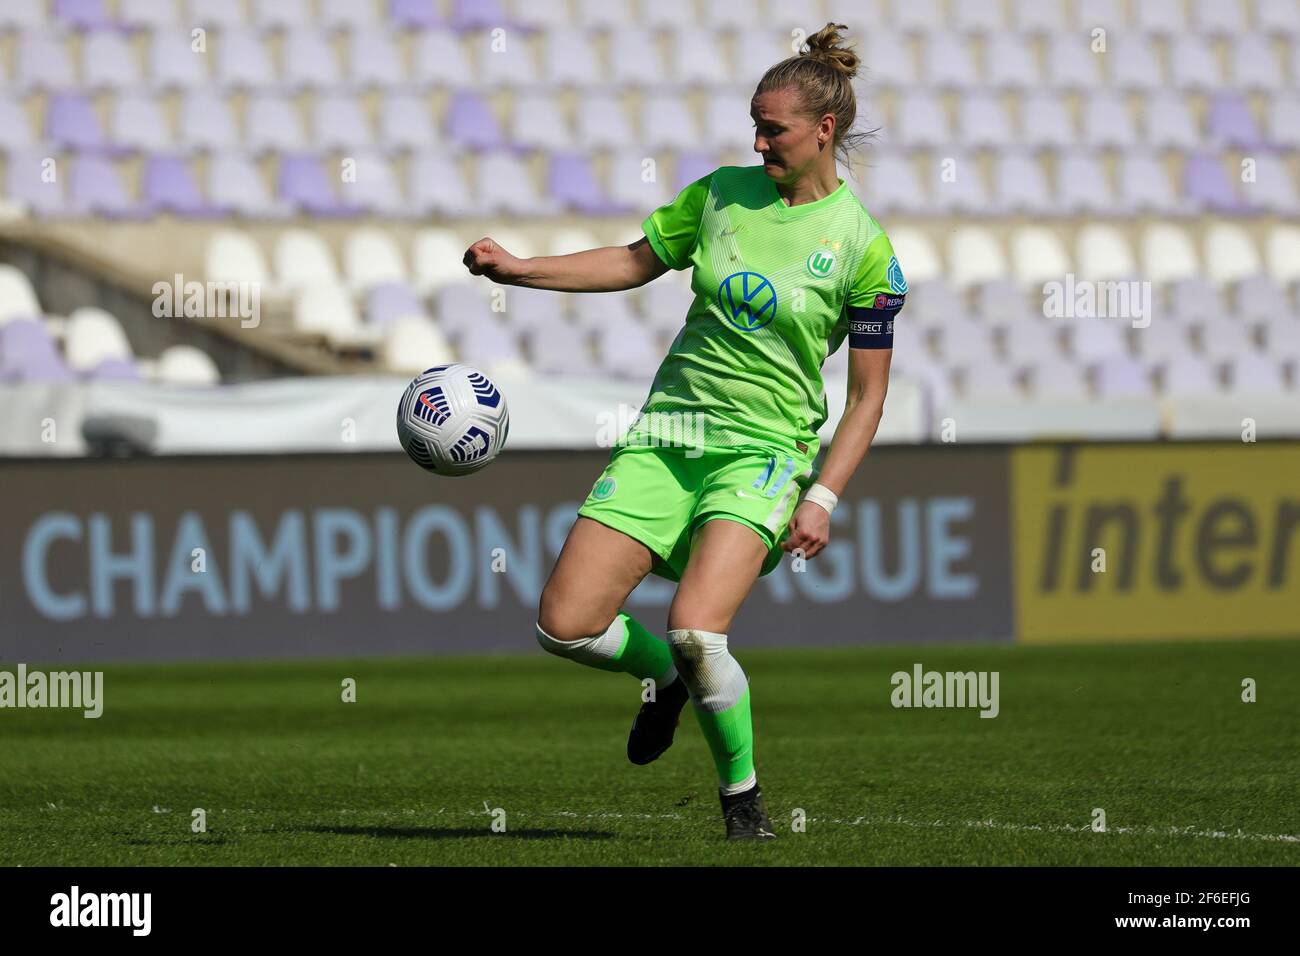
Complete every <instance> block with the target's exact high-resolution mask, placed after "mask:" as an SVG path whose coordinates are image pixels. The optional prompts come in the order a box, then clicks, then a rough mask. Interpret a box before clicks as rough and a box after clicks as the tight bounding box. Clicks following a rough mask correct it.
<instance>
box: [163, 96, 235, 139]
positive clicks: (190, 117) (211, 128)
mask: <svg viewBox="0 0 1300 956" xmlns="http://www.w3.org/2000/svg"><path fill="white" fill-rule="evenodd" d="M178 140H179V142H180V144H181V145H183V146H185V147H187V148H189V149H194V150H200V149H212V150H217V149H229V148H231V145H232V144H235V143H238V142H239V141H240V138H239V130H238V127H236V125H235V117H234V114H233V113H232V112H231V110H230V104H229V102H228V101H227V100H226V99H225V97H223V96H221V95H220V94H218V93H213V92H209V91H207V90H192V91H190V92H188V93H186V94H185V95H183V96H182V97H181V103H180V133H179V136H178Z"/></svg>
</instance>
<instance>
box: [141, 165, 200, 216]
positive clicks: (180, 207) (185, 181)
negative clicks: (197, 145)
mask: <svg viewBox="0 0 1300 956" xmlns="http://www.w3.org/2000/svg"><path fill="white" fill-rule="evenodd" d="M144 200H145V203H146V205H147V206H148V207H149V208H150V209H151V210H153V211H156V212H161V211H167V212H172V213H175V214H176V215H178V216H189V217H196V218H197V217H203V216H211V215H214V214H215V213H216V212H217V210H216V209H214V208H213V207H212V206H211V205H209V204H208V202H207V201H206V200H205V199H204V198H203V195H202V193H200V192H199V186H198V183H197V182H195V179H194V176H193V174H192V173H191V172H190V166H189V163H188V162H186V161H185V158H184V157H182V156H166V155H162V156H150V157H149V158H148V160H147V161H146V162H145V167H144Z"/></svg>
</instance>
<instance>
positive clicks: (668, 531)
mask: <svg viewBox="0 0 1300 956" xmlns="http://www.w3.org/2000/svg"><path fill="white" fill-rule="evenodd" d="M687 451H688V449H685V448H663V447H658V446H653V445H623V446H620V447H618V448H616V449H615V450H614V453H613V454H612V455H610V457H609V464H608V465H606V466H605V470H604V471H603V472H602V473H601V476H600V477H599V478H598V479H597V480H596V483H595V485H593V486H592V489H591V494H589V495H587V500H586V501H585V502H584V503H583V505H582V507H581V508H579V509H578V514H580V515H583V516H584V517H587V518H591V519H593V520H595V521H599V522H600V523H601V524H603V525H607V526H608V527H611V528H613V529H614V530H616V531H622V532H623V533H624V534H626V535H628V536H630V537H633V538H635V539H636V540H638V541H640V542H641V543H642V544H644V545H645V546H646V547H647V548H649V549H650V550H651V552H653V553H654V556H655V560H654V565H653V567H652V573H654V574H657V575H659V576H660V577H663V578H667V579H668V580H670V581H680V580H681V577H682V572H684V571H685V570H686V561H687V559H688V558H689V557H690V553H691V537H692V535H693V534H694V533H695V529H697V528H698V527H700V526H701V525H702V524H704V523H705V522H706V521H712V520H713V519H714V518H730V519H732V520H736V521H740V522H741V523H742V524H747V525H749V526H750V527H751V528H753V529H754V530H755V531H756V532H757V533H758V534H759V535H760V536H761V537H762V538H763V540H764V541H765V542H766V543H767V546H768V555H767V558H766V559H765V560H764V562H763V569H762V571H760V572H759V574H760V575H763V574H767V573H769V572H770V571H772V570H773V569H774V568H775V567H776V566H777V565H778V564H779V563H780V562H781V555H782V551H781V542H782V541H784V540H785V539H786V537H787V536H788V534H789V525H790V517H791V516H792V515H793V514H794V509H795V507H796V505H798V503H799V494H800V492H801V491H802V490H803V489H805V488H807V487H808V485H810V484H811V482H812V462H811V461H810V460H809V459H808V458H807V457H806V456H804V455H800V454H793V453H792V454H789V455H785V454H773V453H769V452H761V451H724V450H716V451H704V452H702V453H701V452H700V450H699V449H693V450H691V451H692V454H695V455H696V457H693V458H692V457H690V455H688V454H687Z"/></svg>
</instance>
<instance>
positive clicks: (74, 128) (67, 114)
mask: <svg viewBox="0 0 1300 956" xmlns="http://www.w3.org/2000/svg"><path fill="white" fill-rule="evenodd" d="M45 135H46V136H47V137H48V138H49V139H50V140H51V141H53V142H54V143H56V144H58V145H60V146H70V147H73V148H75V149H80V150H98V149H103V148H104V147H105V146H106V144H107V140H106V139H105V138H104V131H103V129H102V128H101V127H100V125H99V117H98V115H96V113H95V107H94V106H93V105H92V104H91V102H90V100H89V99H88V98H87V97H85V96H83V95H82V94H80V93H54V94H52V95H51V96H50V101H49V105H48V107H47V108H46V114H45Z"/></svg>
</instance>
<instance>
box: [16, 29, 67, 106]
mask: <svg viewBox="0 0 1300 956" xmlns="http://www.w3.org/2000/svg"><path fill="white" fill-rule="evenodd" d="M16 43H17V54H18V55H17V69H16V71H15V75H14V86H15V89H16V90H17V91H18V92H19V93H30V92H32V91H33V90H46V91H56V90H63V91H68V90H71V89H72V88H75V87H76V85H77V83H76V70H75V68H74V66H73V63H72V55H71V54H70V53H69V52H68V44H67V41H66V40H65V38H64V37H63V36H62V35H60V34H56V33H39V32H37V33H33V32H23V33H20V34H18V35H17V37H16Z"/></svg>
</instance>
